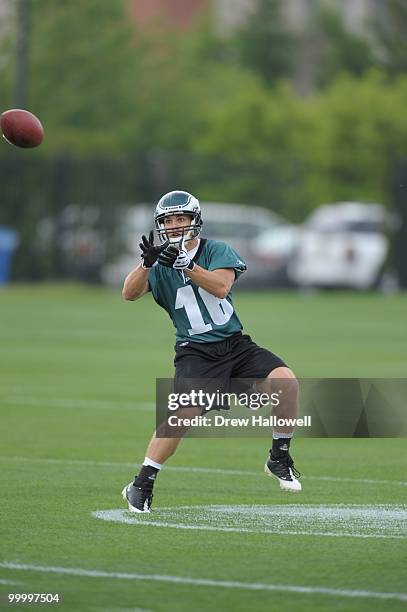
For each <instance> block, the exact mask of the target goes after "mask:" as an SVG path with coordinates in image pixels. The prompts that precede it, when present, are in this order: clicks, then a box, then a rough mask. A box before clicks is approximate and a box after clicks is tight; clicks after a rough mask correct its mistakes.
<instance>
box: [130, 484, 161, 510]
mask: <svg viewBox="0 0 407 612" xmlns="http://www.w3.org/2000/svg"><path fill="white" fill-rule="evenodd" d="M153 484H154V481H153V483H151V484H150V482H148V481H147V482H143V483H142V485H141V486H140V487H137V486H134V482H130V483H129V484H128V485H127V486H125V487H124V489H123V491H122V497H123V499H124V500H125V501H127V503H128V505H129V510H130V512H151V504H152V501H153Z"/></svg>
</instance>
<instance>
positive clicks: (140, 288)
mask: <svg viewBox="0 0 407 612" xmlns="http://www.w3.org/2000/svg"><path fill="white" fill-rule="evenodd" d="M148 274H149V270H148V269H146V268H143V266H142V262H140V263H139V264H138V266H136V267H135V268H134V269H133V270H131V272H129V274H128V275H127V276H126V278H125V281H124V285H123V290H122V296H123V298H124V299H125V300H130V301H134V300H138V299H139V298H141V297H142V296H143V295H145V294H146V293H148Z"/></svg>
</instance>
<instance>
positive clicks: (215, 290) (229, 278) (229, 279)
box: [185, 264, 235, 300]
mask: <svg viewBox="0 0 407 612" xmlns="http://www.w3.org/2000/svg"><path fill="white" fill-rule="evenodd" d="M185 274H186V275H187V276H189V278H190V279H191V280H192V281H194V283H195V284H196V285H198V286H199V287H202V289H205V291H208V293H211V294H212V295H214V296H215V297H217V298H220V299H221V300H223V299H224V298H225V297H226V296H227V295H228V293H229V291H230V289H231V287H232V285H233V283H234V281H235V271H234V270H231V269H228V268H224V269H219V270H205V268H201V266H198V265H197V264H195V266H194V267H193V269H192V270H186V272H185Z"/></svg>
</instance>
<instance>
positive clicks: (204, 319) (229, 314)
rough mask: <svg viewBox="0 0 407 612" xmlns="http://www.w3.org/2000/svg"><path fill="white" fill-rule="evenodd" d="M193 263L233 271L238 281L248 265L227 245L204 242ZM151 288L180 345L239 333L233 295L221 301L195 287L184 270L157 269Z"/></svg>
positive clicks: (217, 339) (207, 267) (151, 273)
mask: <svg viewBox="0 0 407 612" xmlns="http://www.w3.org/2000/svg"><path fill="white" fill-rule="evenodd" d="M193 261H194V262H195V263H196V264H198V265H199V266H201V268H205V269H206V270H218V269H219V268H230V269H233V270H234V271H235V276H236V278H237V277H238V276H239V275H240V274H241V273H242V272H244V271H245V270H246V264H245V262H244V261H242V260H241V259H240V257H239V255H238V254H237V253H236V251H234V250H233V249H232V248H231V247H230V246H228V245H227V244H225V243H224V242H218V241H216V240H207V239H205V238H201V240H200V243H199V247H198V250H197V252H196V254H195V256H194V257H193ZM148 284H149V288H150V290H151V292H152V294H153V297H154V299H155V301H156V302H157V304H159V305H160V306H161V307H162V308H164V310H166V311H167V312H168V314H169V315H170V317H171V319H172V322H173V323H174V327H175V328H176V330H177V331H176V338H177V342H185V341H189V340H192V341H193V342H219V341H220V340H224V339H225V338H227V337H228V336H231V335H232V334H234V333H236V332H239V331H240V330H241V329H242V324H241V323H240V321H239V318H238V316H237V314H236V312H235V309H234V307H233V302H232V291H229V293H228V295H227V296H226V298H224V299H220V298H217V297H215V296H214V295H212V294H211V293H209V292H208V291H205V289H202V287H199V286H198V285H196V284H195V283H194V282H193V281H192V280H191V279H190V278H189V276H187V275H186V274H184V272H183V271H182V270H174V268H167V267H165V266H160V265H156V266H154V267H153V268H152V269H151V270H150V274H149V277H148Z"/></svg>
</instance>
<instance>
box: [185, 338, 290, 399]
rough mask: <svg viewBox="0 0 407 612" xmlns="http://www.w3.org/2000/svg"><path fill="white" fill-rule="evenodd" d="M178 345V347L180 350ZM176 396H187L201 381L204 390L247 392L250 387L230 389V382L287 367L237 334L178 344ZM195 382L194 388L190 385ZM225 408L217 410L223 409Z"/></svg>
mask: <svg viewBox="0 0 407 612" xmlns="http://www.w3.org/2000/svg"><path fill="white" fill-rule="evenodd" d="M181 345H182V346H181ZM174 365H175V378H174V391H175V392H176V393H185V392H189V391H190V389H191V388H196V384H199V381H201V380H202V379H211V380H210V381H209V380H208V382H207V383H205V390H207V391H208V390H209V391H214V390H215V387H216V390H219V391H223V392H227V391H230V392H233V391H234V392H237V390H239V391H242V390H243V389H244V388H246V389H247V388H249V387H250V384H248V385H246V387H245V385H244V383H243V381H242V383H243V384H242V383H239V382H238V383H235V385H236V384H237V385H238V387H239V388H238V389H237V388H236V387H235V388H232V387H231V386H230V384H229V382H230V379H253V378H257V379H261V378H266V377H267V376H268V374H269V373H270V372H271V371H272V370H274V369H275V368H279V367H287V365H286V364H285V363H284V361H283V360H282V359H280V357H278V356H277V355H275V354H274V353H272V352H271V351H268V350H267V349H265V348H261V347H260V346H258V345H257V344H256V343H255V342H253V340H252V339H251V338H250V336H247V335H245V334H242V333H241V332H237V333H235V334H233V335H232V336H229V338H226V339H225V340H221V341H220V342H188V344H187V345H185V343H183V342H181V343H178V344H176V345H175V359H174ZM195 381H196V384H194V382H195ZM225 407H226V406H218V408H225Z"/></svg>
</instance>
